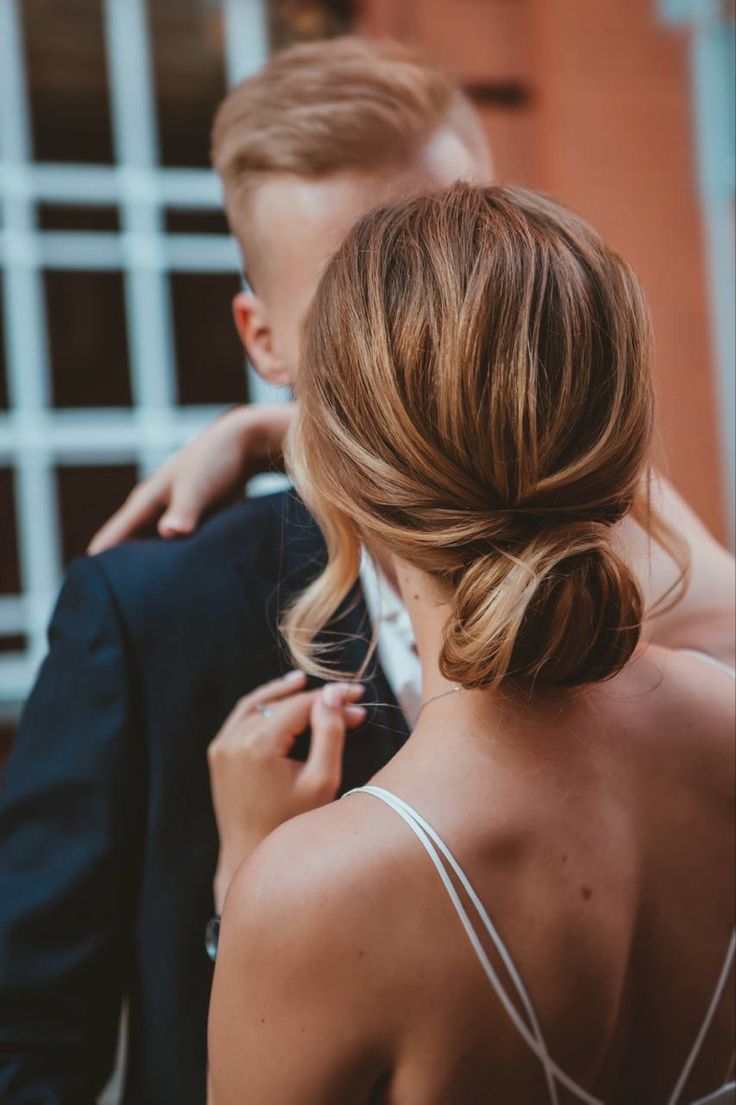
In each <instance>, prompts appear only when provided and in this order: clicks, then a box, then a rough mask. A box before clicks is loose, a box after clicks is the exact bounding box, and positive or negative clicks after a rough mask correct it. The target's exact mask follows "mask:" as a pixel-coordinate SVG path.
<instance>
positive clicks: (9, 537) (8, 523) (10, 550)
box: [0, 468, 21, 595]
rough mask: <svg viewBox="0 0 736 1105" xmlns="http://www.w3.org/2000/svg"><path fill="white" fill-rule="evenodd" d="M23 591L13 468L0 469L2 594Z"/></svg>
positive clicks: (0, 565) (0, 587)
mask: <svg viewBox="0 0 736 1105" xmlns="http://www.w3.org/2000/svg"><path fill="white" fill-rule="evenodd" d="M20 591H21V579H20V560H19V557H18V527H17V522H16V513H15V488H14V486H13V470H12V468H0V594H2V595H18V594H20Z"/></svg>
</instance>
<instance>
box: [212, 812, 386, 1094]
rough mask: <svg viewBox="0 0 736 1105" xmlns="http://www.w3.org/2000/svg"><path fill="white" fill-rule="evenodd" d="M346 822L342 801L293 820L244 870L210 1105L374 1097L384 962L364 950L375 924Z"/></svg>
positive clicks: (230, 902)
mask: <svg viewBox="0 0 736 1105" xmlns="http://www.w3.org/2000/svg"><path fill="white" fill-rule="evenodd" d="M337 806H340V803H337ZM335 815H336V816H335ZM341 823H342V811H341V810H336V809H335V807H334V806H333V807H330V809H329V811H326V810H324V811H320V812H319V813H318V814H308V815H306V816H305V817H301V818H298V819H296V820H295V821H290V822H289V823H288V824H286V825H284V826H283V827H282V828H280V829H278V830H276V832H274V833H273V834H271V836H269V837H268V839H267V840H266V841H265V842H264V843H263V844H262V845H261V846H260V847H259V848H258V849H257V850H256V851H255V852H254V853H253V854H252V856H251V857H250V859H249V860H248V861H247V862H246V863H245V864H244V865H243V866H242V867H241V868H240V870H239V872H238V874H237V875H236V876H235V879H234V881H233V884H232V886H231V888H230V891H229V893H228V897H227V902H226V906H225V912H224V916H223V919H222V927H221V934H220V945H219V949H218V955H217V964H216V969H215V979H214V985H213V991H212V1000H211V1004H210V1017H209V1033H208V1035H209V1064H210V1066H209V1085H210V1097H209V1100H210V1103H211V1105H263V1103H264V1102H268V1103H269V1105H367V1103H368V1101H369V1100H370V1093H371V1090H372V1087H373V1086H374V1085H375V1083H376V1081H377V1078H378V1075H379V1073H380V1065H381V1060H380V1059H379V1057H378V1052H379V1051H380V1048H379V1046H378V1045H377V1044H376V1043H375V1038H376V1028H375V1025H374V1023H373V1022H374V1020H375V1011H374V1010H373V1008H372V1004H371V1000H370V997H369V995H370V993H371V992H372V991H373V990H374V989H375V988H374V987H371V984H370V976H371V974H373V975H375V970H376V965H375V962H372V961H371V957H366V956H365V955H361V954H360V952H361V949H362V948H364V947H365V939H366V938H365V935H364V934H361V927H362V926H364V925H365V924H366V923H368V922H366V920H365V918H364V917H362V916H361V902H360V901H358V903H357V905H356V901H355V899H356V897H357V898H360V897H361V895H360V893H359V892H357V893H356V888H355V882H356V880H355V877H354V875H353V874H352V872H351V869H350V868H351V866H354V864H353V860H352V857H351V856H350V855H349V843H350V841H351V839H352V834H351V833H350V832H349V831H348V832H346V831H345V829H344V828H343V827H342V824H341ZM341 838H342V839H347V841H348V848H347V849H346V848H343V847H341V846H340V844H339V841H340V839H341ZM348 861H349V862H348ZM363 905H364V903H363ZM369 920H370V923H373V920H374V919H373V918H372V917H371V918H370V919H369ZM361 941H362V942H363V943H361Z"/></svg>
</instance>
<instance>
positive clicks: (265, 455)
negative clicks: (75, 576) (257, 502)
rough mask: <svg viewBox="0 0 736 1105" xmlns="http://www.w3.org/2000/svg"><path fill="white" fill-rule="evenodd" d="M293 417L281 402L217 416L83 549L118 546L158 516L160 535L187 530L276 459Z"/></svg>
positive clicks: (180, 534)
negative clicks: (210, 508)
mask: <svg viewBox="0 0 736 1105" xmlns="http://www.w3.org/2000/svg"><path fill="white" fill-rule="evenodd" d="M292 417H293V404H291V403H282V404H273V405H270V404H269V405H266V404H263V405H259V406H243V407H235V408H233V410H230V411H228V412H227V413H226V414H223V415H222V416H221V417H220V418H217V419H215V421H214V422H213V423H212V424H211V425H210V426H207V428H206V429H204V430H203V431H202V433H200V434H198V436H197V437H195V438H194V440H193V441H190V442H189V444H188V445H185V446H184V447H183V448H182V449H179V451H178V452H176V453H174V455H173V456H172V457H170V458H169V460H167V461H166V463H165V464H164V465H162V466H161V468H159V469H158V471H156V472H154V473H153V475H152V476H149V477H148V479H146V480H143V481H142V482H141V483H139V484H138V486H137V487H135V488H134V489H133V491H131V493H130V495H129V496H128V498H127V499H126V501H125V502H124V503H123V505H122V506H121V507H120V509H119V510H118V511H116V513H115V514H113V516H112V518H110V519H108V521H107V522H105V524H104V526H103V527H102V529H100V530H98V532H97V533H96V534H95V536H94V537H93V538H92V540H91V542H90V544H89V548H88V550H87V551H88V552H90V553H99V552H103V550H104V549H109V548H111V547H112V546H113V545H119V544H120V543H121V542H122V541H126V540H128V538H130V537H133V536H134V535H135V533H136V532H137V531H138V530H139V529H141V528H142V527H143V526H146V525H150V524H152V523H153V522H155V521H156V519H158V532H159V534H160V535H161V536H162V537H184V536H186V535H187V534H188V533H191V532H192V531H193V530H194V529H196V527H197V524H198V523H199V521H200V519H201V517H202V515H203V514H204V512H205V511H206V510H207V509H208V508H209V507H212V506H216V505H217V504H218V503H221V502H223V501H224V500H226V499H227V498H228V497H229V496H232V495H235V494H238V493H239V492H242V485H243V484H244V483H245V480H246V479H248V477H249V476H254V475H256V474H257V473H258V472H264V471H266V470H267V469H268V468H269V467H270V466H271V465H272V464H273V462H274V461H275V460H277V459H278V458H279V456H280V454H281V447H282V445H283V441H284V437H285V435H286V432H287V430H288V428H289V425H290V423H291V420H292ZM159 516H160V517H159Z"/></svg>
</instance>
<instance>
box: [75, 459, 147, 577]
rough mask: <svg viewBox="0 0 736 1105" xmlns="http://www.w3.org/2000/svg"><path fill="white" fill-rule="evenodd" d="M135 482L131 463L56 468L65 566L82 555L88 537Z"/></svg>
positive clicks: (118, 503)
mask: <svg viewBox="0 0 736 1105" xmlns="http://www.w3.org/2000/svg"><path fill="white" fill-rule="evenodd" d="M137 480H138V472H137V469H136V467H135V465H133V464H106V465H100V466H97V467H94V468H92V467H83V466H81V465H80V466H74V465H64V466H61V467H59V468H57V469H56V490H57V496H58V501H59V516H60V518H61V553H62V557H63V561H64V564H65V565H66V564H68V563H69V561H70V560H73V559H74V557H75V556H81V555H82V554H83V553H84V551H85V549H86V548H87V545H88V544H89V541H90V538H91V537H92V535H93V534H94V533H95V532H96V530H98V529H99V527H100V526H101V525H102V523H103V522H104V521H106V519H107V518H109V517H110V515H111V514H112V512H113V511H114V510H115V509H116V508H117V507H119V506H120V504H121V503H122V501H123V499H124V498H125V497H126V495H127V494H128V492H129V491H131V490H132V489H133V487H134V486H135V484H136V483H137Z"/></svg>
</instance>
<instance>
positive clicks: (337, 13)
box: [267, 0, 356, 50]
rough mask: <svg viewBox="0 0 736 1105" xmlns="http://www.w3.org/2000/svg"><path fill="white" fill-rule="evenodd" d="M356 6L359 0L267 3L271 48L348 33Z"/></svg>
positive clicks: (279, 0)
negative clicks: (356, 0)
mask: <svg viewBox="0 0 736 1105" xmlns="http://www.w3.org/2000/svg"><path fill="white" fill-rule="evenodd" d="M355 7H356V2H355V0H267V12H268V37H269V43H270V46H271V49H272V50H281V49H283V47H284V46H288V45H289V44H290V43H292V42H312V41H314V39H318V38H331V37H332V36H333V35H344V34H347V33H348V32H349V31H350V30H351V29H352V26H353V22H354V19H355Z"/></svg>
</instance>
